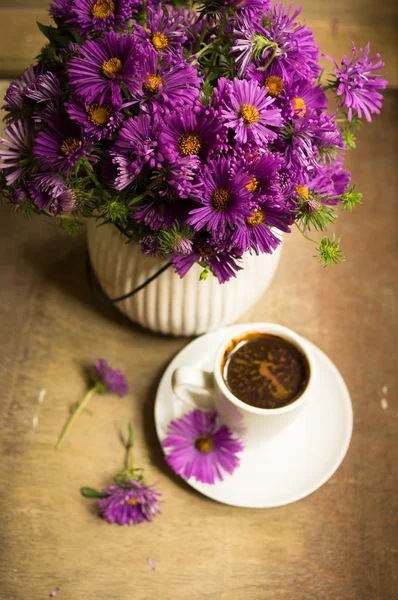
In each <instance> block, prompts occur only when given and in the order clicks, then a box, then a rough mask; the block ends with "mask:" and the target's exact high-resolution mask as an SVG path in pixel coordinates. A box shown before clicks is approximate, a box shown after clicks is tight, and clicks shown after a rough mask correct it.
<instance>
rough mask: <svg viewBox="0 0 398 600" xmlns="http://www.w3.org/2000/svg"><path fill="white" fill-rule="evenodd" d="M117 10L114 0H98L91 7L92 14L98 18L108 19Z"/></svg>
mask: <svg viewBox="0 0 398 600" xmlns="http://www.w3.org/2000/svg"><path fill="white" fill-rule="evenodd" d="M114 12H115V5H114V3H113V2H112V0H97V2H96V3H95V4H94V6H93V8H92V9H91V15H92V16H93V17H97V19H107V18H108V17H110V16H111V15H113V13H114Z"/></svg>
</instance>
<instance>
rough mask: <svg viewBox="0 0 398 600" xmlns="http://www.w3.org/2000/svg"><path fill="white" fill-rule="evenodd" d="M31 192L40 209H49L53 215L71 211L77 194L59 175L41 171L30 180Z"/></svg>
mask: <svg viewBox="0 0 398 600" xmlns="http://www.w3.org/2000/svg"><path fill="white" fill-rule="evenodd" d="M28 188H29V193H30V195H31V197H32V199H33V200H34V202H35V204H36V205H37V206H38V207H39V208H40V210H46V209H48V210H49V211H50V212H51V213H52V214H53V215H55V216H59V215H61V214H63V213H70V212H72V210H73V209H74V207H75V204H76V196H75V194H74V192H73V191H72V190H71V189H70V188H69V187H68V186H67V185H66V183H65V181H64V180H63V179H61V177H59V176H58V175H55V174H52V173H44V174H43V173H40V174H38V175H33V177H32V179H31V180H30V181H29V182H28Z"/></svg>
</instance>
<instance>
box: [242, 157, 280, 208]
mask: <svg viewBox="0 0 398 600" xmlns="http://www.w3.org/2000/svg"><path fill="white" fill-rule="evenodd" d="M245 158H246V157H245ZM248 159H249V160H250V159H252V162H249V160H246V161H245V163H243V164H242V162H241V163H240V164H241V165H242V167H243V168H245V170H246V172H247V173H248V175H249V177H250V179H249V182H248V184H247V185H246V188H247V189H248V190H249V191H250V192H251V193H252V194H253V198H255V197H256V196H258V195H260V196H265V197H268V198H272V199H274V198H278V197H279V196H280V187H279V181H278V173H279V169H280V168H281V166H282V163H283V161H282V158H281V157H280V156H279V155H278V154H277V153H275V152H267V153H266V154H263V155H260V156H256V155H254V156H253V158H252V157H251V156H250V155H249V157H248ZM238 164H239V163H238Z"/></svg>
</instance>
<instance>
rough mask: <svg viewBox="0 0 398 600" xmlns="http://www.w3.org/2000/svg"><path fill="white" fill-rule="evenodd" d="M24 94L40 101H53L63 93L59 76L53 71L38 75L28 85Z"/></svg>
mask: <svg viewBox="0 0 398 600" xmlns="http://www.w3.org/2000/svg"><path fill="white" fill-rule="evenodd" d="M24 94H25V96H26V97H27V98H30V99H31V100H34V101H35V102H38V103H41V102H50V101H53V100H55V99H57V98H59V96H60V95H61V86H60V83H59V80H58V77H56V76H55V75H54V74H53V73H51V72H48V73H43V74H42V75H38V76H37V77H36V78H35V80H34V81H32V82H30V83H29V84H28V85H27V86H26V88H25V91H24Z"/></svg>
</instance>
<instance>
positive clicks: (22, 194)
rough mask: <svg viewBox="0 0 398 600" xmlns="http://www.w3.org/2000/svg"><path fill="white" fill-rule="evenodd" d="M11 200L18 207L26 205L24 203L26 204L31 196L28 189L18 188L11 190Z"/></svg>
mask: <svg viewBox="0 0 398 600" xmlns="http://www.w3.org/2000/svg"><path fill="white" fill-rule="evenodd" d="M9 198H10V201H11V202H12V204H14V205H15V206H16V207H18V206H20V205H21V204H24V202H26V201H27V200H29V195H28V193H27V190H26V189H24V188H22V187H16V188H13V189H12V190H11V192H10V195H9Z"/></svg>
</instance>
